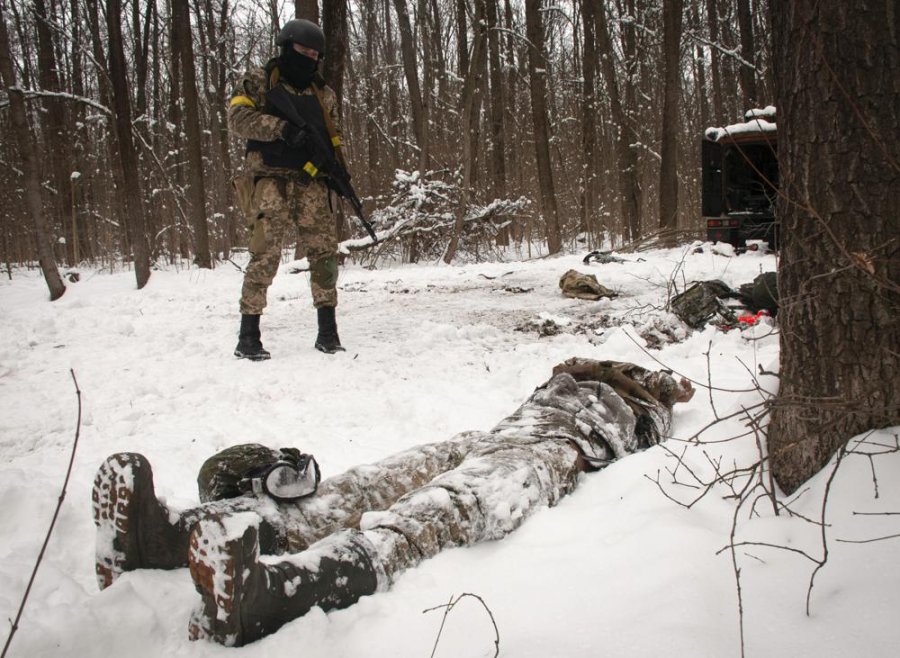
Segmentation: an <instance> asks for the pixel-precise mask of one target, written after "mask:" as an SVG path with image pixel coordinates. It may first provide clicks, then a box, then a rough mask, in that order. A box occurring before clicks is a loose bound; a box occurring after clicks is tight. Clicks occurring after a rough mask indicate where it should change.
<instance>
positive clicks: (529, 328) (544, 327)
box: [516, 318, 563, 338]
mask: <svg viewBox="0 0 900 658" xmlns="http://www.w3.org/2000/svg"><path fill="white" fill-rule="evenodd" d="M516 331H521V332H522V333H530V332H535V333H537V335H538V336H540V337H541V338H545V337H547V336H558V335H559V334H561V333H563V328H562V327H561V326H560V325H558V324H557V323H556V322H554V321H553V320H550V319H549V318H548V319H546V320H543V321H542V320H527V321H525V322H523V323H522V324H520V325H519V326H518V327H516Z"/></svg>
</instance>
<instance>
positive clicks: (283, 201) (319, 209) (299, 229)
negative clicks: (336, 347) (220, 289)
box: [240, 177, 338, 315]
mask: <svg viewBox="0 0 900 658" xmlns="http://www.w3.org/2000/svg"><path fill="white" fill-rule="evenodd" d="M252 199H253V200H252V204H253V206H254V208H256V217H255V219H254V220H253V222H252V223H251V227H250V230H251V237H250V255H251V258H250V262H249V263H248V264H247V269H246V270H245V272H244V284H243V287H242V289H241V302H240V308H241V313H242V314H244V315H261V314H262V312H263V309H265V307H266V301H267V300H266V296H267V292H268V290H269V286H270V285H271V284H272V280H273V279H274V278H275V274H276V273H277V272H278V266H279V265H280V264H281V254H282V246H283V245H284V244H285V243H286V242H288V241H289V240H292V239H293V238H295V237H296V238H297V240H299V242H300V243H301V248H302V249H305V251H306V258H307V260H308V261H309V269H310V289H311V291H312V298H313V305H314V306H316V308H318V307H319V306H337V272H338V270H337V255H336V252H337V227H336V226H335V223H334V218H333V216H332V214H331V211H330V209H329V207H328V190H327V188H325V186H324V185H322V184H321V183H313V184H311V185H304V184H303V183H301V182H298V181H294V180H289V179H284V178H269V177H266V178H260V179H258V180H257V181H256V183H255V185H254V187H253V195H252Z"/></svg>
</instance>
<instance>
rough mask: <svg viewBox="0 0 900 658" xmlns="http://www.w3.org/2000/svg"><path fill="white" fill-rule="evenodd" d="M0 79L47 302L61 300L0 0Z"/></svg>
mask: <svg viewBox="0 0 900 658" xmlns="http://www.w3.org/2000/svg"><path fill="white" fill-rule="evenodd" d="M0 76H2V79H3V86H4V87H6V92H7V94H8V95H9V114H10V123H11V124H12V129H13V138H14V139H15V140H16V142H17V144H16V145H17V147H18V149H19V157H20V158H21V160H22V170H23V173H24V178H25V202H26V204H27V206H28V212H29V214H30V215H31V223H32V225H33V227H34V240H35V242H36V243H37V252H38V263H39V264H40V266H41V272H42V273H43V275H44V281H46V282H47V288H49V290H50V301H55V300H57V299H59V298H60V297H62V296H63V293H65V291H66V286H65V284H63V281H62V277H60V275H59V269H58V268H57V265H56V257H55V256H54V255H53V247H52V244H51V242H50V235H49V233H48V230H47V222H46V220H45V219H44V210H43V207H42V205H41V183H40V169H39V168H38V163H37V158H36V157H35V151H36V148H37V147H36V145H35V144H34V140H33V139H32V137H31V135H32V133H31V131H30V130H29V128H28V119H27V115H26V110H25V100H24V98H23V94H22V90H21V89H20V88H19V87H18V86H17V83H16V73H15V69H14V68H13V59H12V54H11V52H10V48H9V33H8V32H7V29H6V0H0Z"/></svg>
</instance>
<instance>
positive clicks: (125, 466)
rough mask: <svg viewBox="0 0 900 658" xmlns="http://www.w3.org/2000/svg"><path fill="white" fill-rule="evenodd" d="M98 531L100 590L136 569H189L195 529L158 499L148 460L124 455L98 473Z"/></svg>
mask: <svg viewBox="0 0 900 658" xmlns="http://www.w3.org/2000/svg"><path fill="white" fill-rule="evenodd" d="M91 498H92V499H93V509H94V525H96V526H97V546H96V556H97V557H96V560H97V562H96V570H97V583H98V584H99V585H100V589H106V588H107V587H109V586H110V585H112V584H113V581H115V580H116V578H118V577H119V576H120V575H121V574H122V573H124V572H126V571H133V570H134V569H176V568H178V567H184V566H187V552H188V550H187V549H188V537H189V536H190V535H189V531H190V527H189V525H188V524H187V522H186V520H185V519H184V518H181V517H179V519H178V521H177V522H175V523H174V524H173V523H172V522H171V521H170V512H169V509H168V508H166V506H165V505H163V504H162V503H161V502H159V500H158V499H157V498H156V492H155V491H154V489H153V470H152V469H151V468H150V462H148V461H147V458H146V457H144V456H143V455H139V454H137V453H133V452H120V453H117V454H115V455H112V456H111V457H109V458H108V459H107V460H106V461H105V462H103V464H101V465H100V469H99V470H98V471H97V477H96V478H95V479H94V489H93V492H92V494H91Z"/></svg>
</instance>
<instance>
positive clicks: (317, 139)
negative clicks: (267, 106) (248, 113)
mask: <svg viewBox="0 0 900 658" xmlns="http://www.w3.org/2000/svg"><path fill="white" fill-rule="evenodd" d="M287 93H288V92H287V91H286V90H285V88H284V87H282V86H281V85H275V86H274V87H272V89H270V90H269V91H268V92H267V93H266V99H267V100H268V101H269V102H270V103H272V105H274V106H275V107H276V108H277V109H278V110H279V111H280V112H281V113H282V114H283V115H284V116H286V117H287V120H288V121H290V122H291V123H292V124H294V125H295V126H297V127H298V128H300V129H301V130H305V131H306V134H307V138H308V139H309V144H310V146H311V147H312V152H313V159H312V160H310V161H309V162H307V163H306V165H305V166H304V167H303V168H304V170H305V171H306V172H307V173H309V174H310V175H311V176H315V174H316V173H317V172H319V171H321V172H323V173H325V174H327V175H328V176H327V178H325V179H324V181H323V182H324V183H325V184H326V185H327V186H328V188H329V189H331V190H333V191H334V192H335V193H336V194H337V195H338V196H339V197H341V198H343V199H346V200H347V201H348V202H349V203H350V205H351V206H353V211H354V212H355V213H356V216H357V217H359V221H360V222H362V225H363V227H365V229H366V232H367V233H368V234H369V237H371V238H372V244H375V243H376V242H378V238H377V237H376V235H375V229H373V228H372V224H371V223H370V222H369V221H368V220H366V217H365V215H363V209H362V201H360V200H359V197H358V196H356V191H355V190H354V189H353V185H351V184H350V174H348V173H347V169H346V168H345V167H344V165H343V164H341V162H340V160H338V158H337V157H336V156H335V152H334V149H333V148H331V147H330V146H329V145H328V143H327V142H326V141H325V139H324V138H323V137H322V135H321V134H320V133H319V132H318V131H317V130H315V129H314V128H313V127H312V126H310V125H309V124H308V123H307V122H306V121H304V120H303V117H301V116H300V114H299V113H298V112H297V109H296V108H295V107H294V104H293V103H292V102H291V99H290V98H289V97H288V95H287ZM322 112H323V113H324V112H325V108H324V107H323V108H322ZM310 169H311V170H312V171H310Z"/></svg>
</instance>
